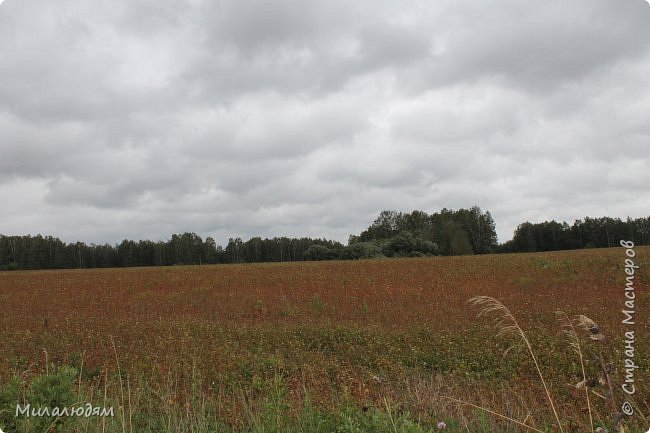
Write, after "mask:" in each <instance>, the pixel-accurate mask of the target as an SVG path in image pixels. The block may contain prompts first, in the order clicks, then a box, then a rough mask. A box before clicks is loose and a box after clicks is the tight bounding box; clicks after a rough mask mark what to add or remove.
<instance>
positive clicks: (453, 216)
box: [348, 206, 497, 258]
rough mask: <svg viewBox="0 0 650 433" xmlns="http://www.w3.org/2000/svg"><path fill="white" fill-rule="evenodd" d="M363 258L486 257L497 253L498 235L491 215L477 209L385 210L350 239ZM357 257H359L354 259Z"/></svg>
mask: <svg viewBox="0 0 650 433" xmlns="http://www.w3.org/2000/svg"><path fill="white" fill-rule="evenodd" d="M348 244H349V245H348V248H351V247H353V246H356V248H357V249H361V250H364V251H365V254H364V256H386V257H405V256H425V255H460V254H485V253H490V252H493V251H495V250H496V248H497V234H496V229H495V224H494V220H493V219H492V216H491V215H490V212H485V213H484V212H482V211H481V209H480V208H479V207H478V206H474V207H472V208H470V209H459V210H457V211H453V210H449V209H443V210H442V211H440V212H437V213H432V214H431V215H429V214H427V213H426V212H422V211H413V212H411V213H401V212H395V211H383V212H381V213H380V214H379V217H377V219H376V220H375V221H374V222H373V224H372V225H371V226H370V227H368V229H367V230H365V231H363V232H362V233H361V234H360V235H359V236H351V237H350V240H349V242H348ZM353 258H356V257H353Z"/></svg>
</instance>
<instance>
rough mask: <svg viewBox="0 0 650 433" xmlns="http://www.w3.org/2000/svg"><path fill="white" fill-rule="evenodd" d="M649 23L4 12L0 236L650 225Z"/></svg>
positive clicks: (106, 10) (387, 4) (288, 7)
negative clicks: (430, 220) (444, 220)
mask: <svg viewBox="0 0 650 433" xmlns="http://www.w3.org/2000/svg"><path fill="white" fill-rule="evenodd" d="M649 20H650V9H648V8H647V6H646V5H644V4H643V3H642V2H634V1H631V2H614V1H609V0H597V1H593V0H589V1H587V0H584V1H580V2H577V3H571V4H568V3H566V2H561V1H559V0H558V1H551V2H545V3H540V2H537V3H521V2H517V1H512V0H500V1H498V2H497V3H495V2H494V1H489V2H488V1H478V2H470V3H468V2H458V1H453V0H447V1H443V2H435V3H431V2H423V1H419V0H412V1H411V0H410V1H408V2H407V3H404V2H398V1H392V0H391V1H389V0H384V1H379V2H377V1H373V2H370V1H366V0H356V1H352V2H342V1H334V2H304V1H298V0H282V1H279V2H273V3H266V2H258V1H254V0H246V1H235V0H228V1H222V2H217V3H215V2H207V1H202V0H192V1H184V2H183V1H180V2H179V1H173V2H172V1H169V0H165V1H160V2H155V3H152V2H150V1H146V0H135V1H128V2H127V1H121V0H120V1H112V2H95V3H92V4H90V3H84V2H81V1H79V0H65V1H62V2H57V3H56V4H53V3H51V2H46V1H44V0H24V1H10V2H6V3H5V4H3V5H2V8H1V9H0V75H1V76H2V80H0V198H1V199H2V200H3V202H4V203H11V205H10V206H6V207H3V208H2V209H1V210H0V220H2V221H3V227H2V231H3V232H5V233H37V232H40V233H45V234H52V235H55V236H61V237H62V238H64V239H65V240H84V241H88V242H104V241H108V242H116V241H119V240H121V239H122V238H125V237H128V238H133V239H140V238H151V239H165V238H167V237H168V236H169V235H171V234H172V233H174V232H183V231H195V232H197V233H199V234H201V235H203V236H207V235H212V236H214V237H215V238H216V239H217V240H218V242H221V243H224V242H225V241H226V240H227V238H228V237H229V236H238V235H239V236H242V237H244V238H246V237H248V236H254V235H262V236H274V235H290V236H315V237H322V236H325V237H328V238H335V239H337V240H340V241H345V240H347V236H348V234H350V233H358V232H360V231H361V230H362V229H364V228H365V227H366V226H367V225H368V224H369V223H370V222H372V220H373V219H374V217H375V216H376V214H377V213H378V212H379V211H381V210H383V209H393V208H394V209H398V210H403V211H410V210H412V209H421V210H425V211H428V212H432V211H437V210H439V209H441V208H443V207H446V208H458V207H470V206H472V205H475V204H476V205H479V206H481V207H482V208H483V209H487V210H490V211H491V213H492V214H493V216H494V218H495V220H496V223H497V230H498V232H499V236H500V240H502V241H503V240H507V239H509V238H510V236H511V235H512V231H513V230H514V228H515V227H516V225H517V224H518V223H520V222H523V221H524V220H530V221H542V220H545V219H558V220H567V221H569V222H571V221H573V220H574V219H576V218H581V217H584V216H586V215H590V216H601V215H608V216H614V217H617V216H618V217H625V216H627V215H630V216H647V214H648V208H647V203H648V202H649V200H650V190H649V189H648V187H647V185H650V174H649V173H650V171H649V170H647V167H648V166H650V157H649V156H648V154H647V143H648V142H649V141H650V126H649V124H648V122H647V112H648V111H649V109H650V84H648V80H647V77H648V75H649V74H650V26H648V25H647V23H648V21H649Z"/></svg>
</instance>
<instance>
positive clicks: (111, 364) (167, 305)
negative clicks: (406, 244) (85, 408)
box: [0, 248, 650, 432]
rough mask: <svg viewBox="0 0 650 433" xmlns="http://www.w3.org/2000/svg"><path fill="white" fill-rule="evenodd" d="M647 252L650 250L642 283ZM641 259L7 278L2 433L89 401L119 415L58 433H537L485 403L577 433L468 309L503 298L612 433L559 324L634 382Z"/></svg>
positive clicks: (519, 360) (578, 409)
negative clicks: (27, 409) (578, 330)
mask: <svg viewBox="0 0 650 433" xmlns="http://www.w3.org/2000/svg"><path fill="white" fill-rule="evenodd" d="M648 251H649V249H648V248H637V255H638V256H637V263H638V264H639V265H640V268H639V271H638V272H639V274H638V276H637V278H638V281H639V282H644V281H648V273H647V272H648V271H647V252H648ZM624 259H625V255H624V252H623V250H622V249H606V250H581V251H572V252H559V253H540V254H508V255H499V256H495V255H485V256H466V257H436V258H413V259H399V260H387V259H382V260H369V261H362V262H341V261H333V262H302V263H281V264H280V263H278V264H261V265H228V266H226V265H217V266H202V267H198V266H194V267H192V266H188V267H173V268H128V269H103V270H100V269H97V270H69V271H29V272H16V273H4V274H2V275H0V305H2V310H3V314H2V315H1V316H0V347H2V354H3V356H2V358H0V404H1V405H2V407H1V408H0V427H3V428H4V430H5V431H7V432H11V431H25V432H27V431H30V432H31V431H44V429H47V428H48V427H49V424H48V425H45V424H46V423H47V422H46V421H45V420H40V419H37V418H34V417H29V418H27V417H24V416H23V417H18V418H16V417H15V416H14V415H15V402H22V403H27V402H30V403H33V402H41V403H43V402H47V403H48V404H50V405H55V404H59V405H70V404H75V403H76V404H86V403H89V402H90V403H92V404H94V405H95V406H111V407H114V410H115V414H114V415H115V416H114V417H108V418H106V417H89V418H83V417H82V418H78V419H77V418H65V419H62V420H58V422H57V421H56V420H55V419H52V420H49V422H50V423H55V426H56V431H57V432H62V431H118V432H120V431H122V432H124V431H129V432H131V431H133V432H163V431H165V432H173V431H178V432H181V431H183V432H187V431H193V432H208V431H210V432H214V431H224V432H229V431H233V432H235V431H236V432H239V431H256V432H262V431H264V432H293V431H296V432H298V431H304V432H312V431H313V432H318V431H323V432H326V431H327V432H335V431H339V432H354V431H356V432H366V431H367V432H371V431H373V432H374V431H386V432H427V431H437V430H438V423H439V422H441V421H443V422H444V423H445V424H446V430H448V431H472V432H481V431H484V432H488V431H511V432H515V431H528V430H529V429H527V428H524V427H522V426H518V425H517V424H515V423H513V422H509V421H506V420H504V419H501V418H499V417H498V416H494V415H491V414H487V413H486V412H484V411H482V410H480V409H478V408H477V407H474V406H470V405H468V404H467V403H470V404H473V405H476V406H480V407H483V408H489V409H490V410H493V411H496V412H498V413H501V414H504V415H507V416H508V417H510V418H512V419H514V420H518V421H520V422H523V423H525V424H526V425H527V426H530V427H533V428H535V429H538V430H541V431H559V430H557V428H558V427H557V425H556V422H555V417H554V415H553V411H552V408H551V407H550V406H549V405H548V404H547V401H546V400H547V399H546V397H545V393H544V390H543V388H542V384H541V383H540V380H539V377H538V374H537V371H536V368H535V365H534V363H533V362H531V359H530V356H529V354H528V353H527V351H526V350H518V349H517V348H514V349H512V350H509V351H508V353H507V355H506V356H505V357H504V356H503V352H504V351H506V350H507V349H508V348H509V347H510V346H512V343H513V341H510V340H508V339H503V338H498V337H497V336H496V335H495V330H494V328H493V326H492V323H491V321H490V320H489V319H487V318H483V317H481V318H477V317H476V316H477V313H478V312H479V310H478V309H477V308H476V307H473V306H472V305H470V304H468V302H467V301H468V300H469V299H470V298H472V297H473V296H476V295H488V296H492V297H495V298H498V299H499V300H501V301H502V302H503V303H504V304H505V305H508V307H509V308H510V309H511V311H513V313H514V314H516V315H517V316H518V319H519V323H520V324H521V327H522V329H524V330H526V331H527V335H528V336H529V338H530V343H531V346H532V347H533V348H534V349H535V353H536V354H537V358H538V361H539V366H540V369H541V372H542V373H543V375H544V377H545V378H546V380H547V384H548V388H549V392H550V394H552V395H553V397H554V399H555V402H556V406H557V411H558V413H559V414H560V419H561V422H562V426H563V429H564V431H567V432H568V431H591V427H590V421H589V418H590V417H589V413H590V412H591V413H592V415H593V416H592V418H593V421H594V426H595V427H597V426H599V425H603V426H605V427H607V428H608V429H610V431H611V428H612V409H611V408H610V406H609V405H608V403H609V401H608V395H607V394H608V391H607V388H606V387H603V386H602V385H597V384H595V383H594V384H593V385H594V387H593V388H590V395H591V398H592V401H591V403H590V405H589V408H588V407H587V403H586V401H585V398H584V395H585V391H584V389H583V388H576V387H575V386H574V385H575V384H578V383H579V382H580V381H581V380H582V379H583V377H582V371H581V364H580V361H579V358H578V357H577V356H576V354H575V352H574V351H573V349H572V348H571V347H570V345H569V343H568V342H567V340H566V337H565V336H564V335H563V334H562V332H561V329H562V324H561V323H560V322H558V320H557V317H556V314H555V312H556V310H558V309H561V310H563V311H564V312H566V313H567V314H568V315H569V316H575V315H577V314H585V315H587V316H589V317H591V318H593V319H595V320H596V321H597V322H598V323H599V326H600V327H601V328H602V330H603V332H604V333H605V334H606V336H607V339H606V340H605V341H603V342H602V347H601V348H599V350H602V352H603V356H604V357H605V358H606V359H607V360H609V361H611V362H612V363H613V368H612V377H613V379H614V381H616V382H617V383H620V382H621V381H622V380H623V377H624V371H623V368H622V367H623V365H622V363H623V361H624V355H623V353H622V352H623V346H622V343H621V339H622V334H621V333H622V328H621V326H620V321H621V319H622V317H621V308H622V305H623V302H624V294H623V286H624V278H625V275H624V269H623V262H624ZM637 298H638V299H637V304H636V308H637V309H636V316H637V317H638V318H639V320H638V321H637V324H636V332H637V334H638V335H639V336H640V337H639V338H638V340H637V342H636V347H635V362H636V363H637V365H639V367H640V368H639V369H638V370H637V371H636V372H635V383H636V385H637V390H638V391H637V393H636V395H635V396H634V404H635V406H636V409H637V413H636V414H635V415H634V416H633V417H629V418H627V419H626V420H625V421H626V425H627V427H628V431H645V430H646V429H647V425H646V424H647V420H646V419H645V418H644V416H647V414H648V412H650V410H649V408H648V404H649V401H648V397H647V395H648V394H647V389H648V379H649V378H650V376H649V374H648V361H650V351H649V347H648V342H647V339H644V338H643V336H644V335H646V336H647V335H648V328H647V327H648V322H647V320H641V318H644V317H647V314H648V312H649V308H648V305H650V303H649V302H648V294H647V292H644V291H641V290H639V291H638V293H637ZM618 334H621V335H618ZM583 349H584V352H585V364H586V366H585V368H586V370H587V372H588V374H589V375H591V376H594V375H596V376H597V375H598V371H599V370H598V366H597V365H596V364H595V363H593V362H592V361H591V359H592V357H591V355H592V353H591V352H590V350H591V349H590V346H589V344H585V345H584V348H583ZM52 378H54V379H52ZM616 392H617V393H619V394H620V393H621V391H620V387H617V388H616ZM618 397H621V395H618ZM458 400H460V401H461V402H462V403H461V402H459V401H458ZM12 405H13V406H12ZM12 423H13V424H12ZM10 429H11V430H10ZM66 429H67V430H66Z"/></svg>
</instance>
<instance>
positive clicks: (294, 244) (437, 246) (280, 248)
mask: <svg viewBox="0 0 650 433" xmlns="http://www.w3.org/2000/svg"><path fill="white" fill-rule="evenodd" d="M621 239H626V240H632V241H634V243H635V244H637V245H649V244H650V217H648V218H637V219H631V218H628V219H627V220H626V221H622V220H621V219H618V218H608V217H603V218H585V219H584V220H577V221H575V222H574V223H573V225H571V226H569V225H568V224H567V223H566V222H563V223H558V222H556V221H550V222H548V221H547V222H543V223H538V224H533V223H529V222H525V223H523V224H520V225H519V226H518V227H517V229H516V230H515V233H514V236H513V239H512V240H511V241H508V242H506V243H505V244H502V245H498V244H497V236H496V230H495V224H494V221H493V219H492V216H491V215H490V212H488V211H486V212H483V211H482V210H481V209H480V208H479V207H477V206H474V207H472V208H470V209H459V210H449V209H442V210H441V211H440V212H435V213H432V214H427V213H426V212H423V211H413V212H411V213H402V212H396V211H387V210H386V211H382V212H381V213H380V214H379V216H378V217H377V218H376V219H375V221H374V222H373V223H372V224H371V225H370V226H369V227H368V228H367V229H366V230H364V231H363V232H361V233H360V234H359V235H351V236H350V238H349V240H348V245H346V246H344V245H343V244H341V243H340V242H336V241H331V240H326V239H311V238H306V237H305V238H288V237H280V238H278V237H275V238H272V239H262V238H260V237H254V238H251V239H249V240H248V241H245V242H244V241H243V240H242V239H241V238H239V237H237V238H230V239H229V240H228V244H227V245H226V247H225V248H224V247H222V246H221V245H217V243H216V242H215V240H214V239H213V238H211V237H207V238H206V239H202V238H201V237H200V236H199V235H197V234H196V233H183V234H175V235H172V237H171V239H169V240H167V241H159V242H152V241H148V240H145V241H132V240H126V239H125V240H123V241H122V242H121V243H119V244H115V245H109V244H104V245H95V244H90V245H87V244H85V243H83V242H76V243H65V242H63V241H61V240H60V239H58V238H54V237H52V236H41V235H37V236H3V235H0V269H9V270H11V269H62V268H101V267H125V266H169V265H201V264H216V263H252V262H284V261H301V260H333V259H341V260H349V259H365V258H376V257H417V256H433V255H462V254H486V253H493V252H534V251H554V250H567V249H579V248H600V247H613V246H618V242H619V241H620V240H621Z"/></svg>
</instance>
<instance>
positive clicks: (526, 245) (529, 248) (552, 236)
mask: <svg viewBox="0 0 650 433" xmlns="http://www.w3.org/2000/svg"><path fill="white" fill-rule="evenodd" d="M622 239H625V240H630V241H633V242H634V243H635V245H650V217H647V218H636V219H632V218H628V219H627V220H625V221H623V220H621V219H620V218H609V217H602V218H589V217H587V218H585V219H584V220H576V221H575V222H574V223H573V225H571V226H570V225H569V224H567V223H566V222H562V223H559V222H557V221H545V222H543V223H537V224H532V223H529V222H525V223H523V224H520V225H519V226H518V227H517V229H516V230H515V233H514V235H513V237H512V240H510V241H508V242H506V243H504V244H503V245H501V246H500V248H499V250H500V251H501V252H535V251H558V250H574V249H582V248H607V247H616V246H619V242H620V241H621V240H622Z"/></svg>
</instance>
